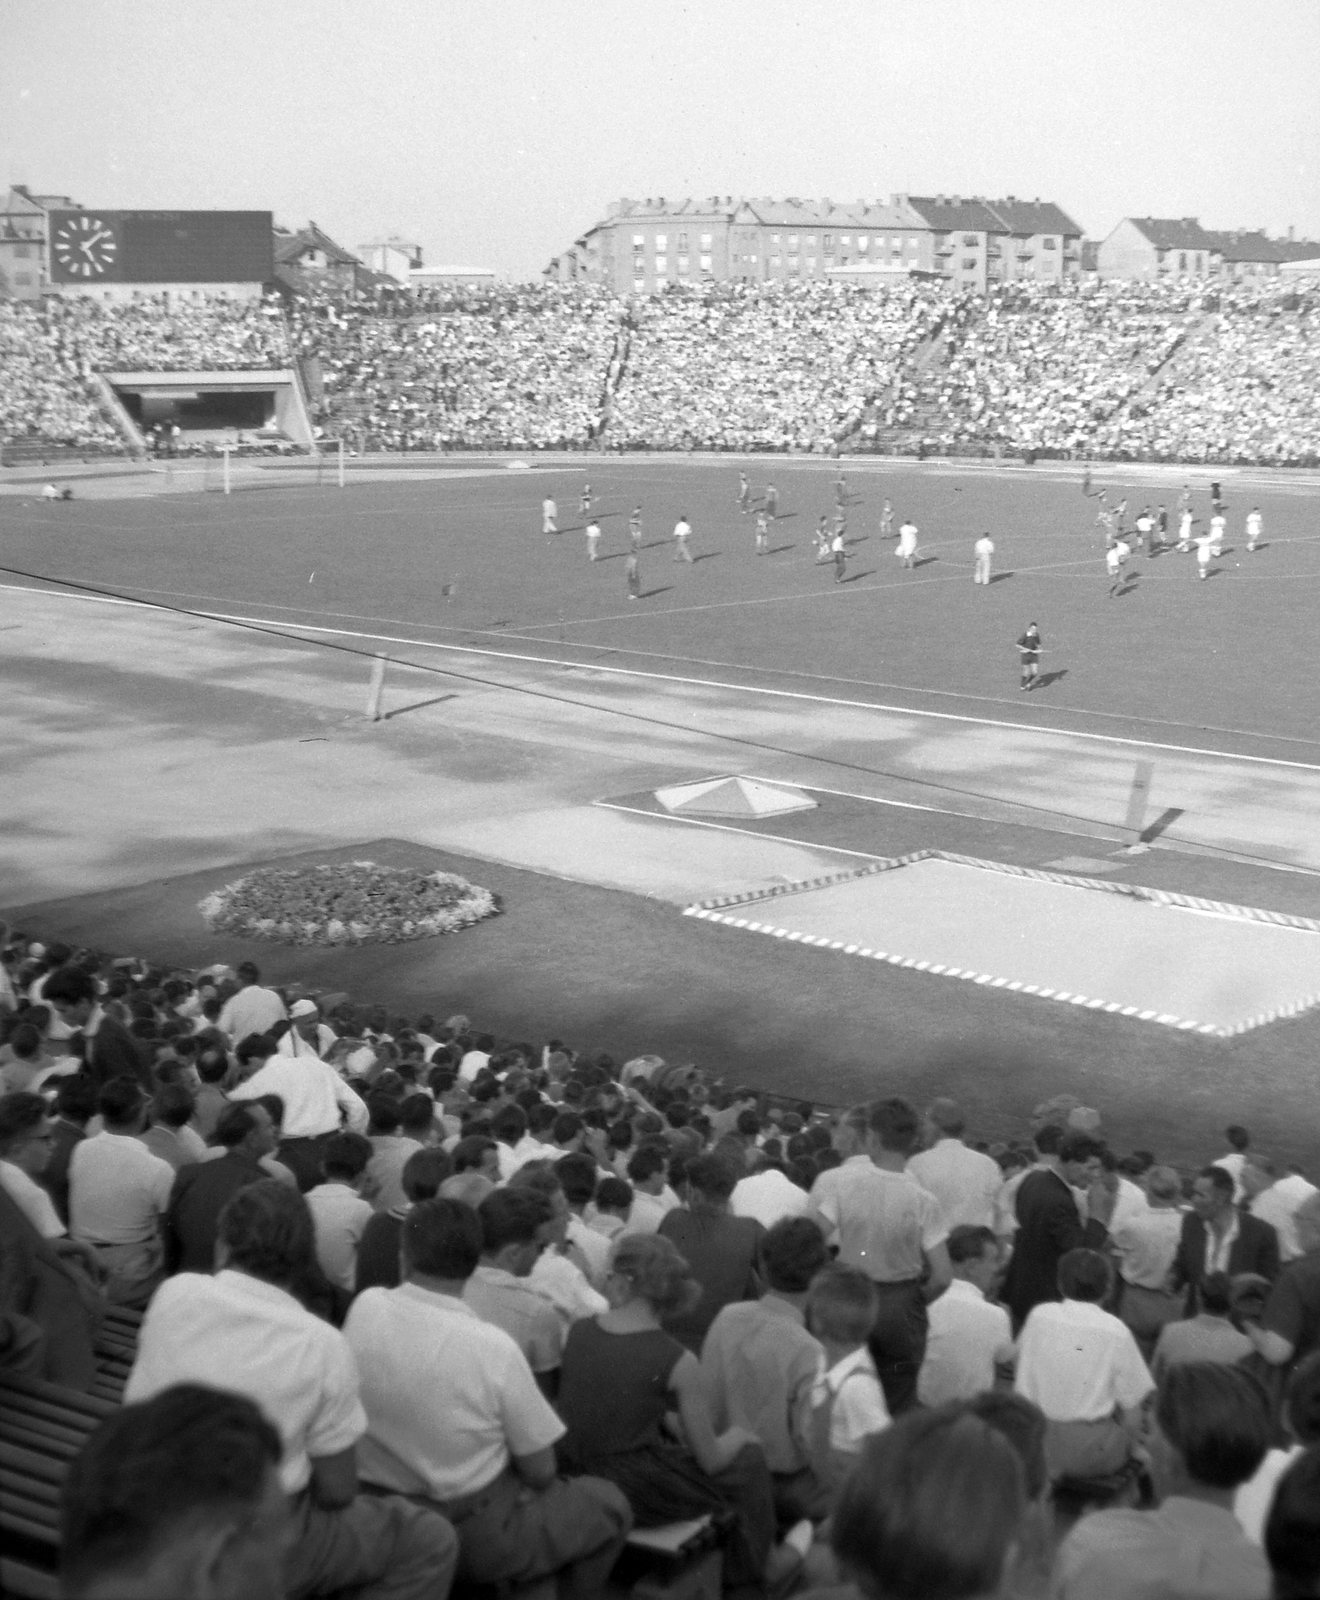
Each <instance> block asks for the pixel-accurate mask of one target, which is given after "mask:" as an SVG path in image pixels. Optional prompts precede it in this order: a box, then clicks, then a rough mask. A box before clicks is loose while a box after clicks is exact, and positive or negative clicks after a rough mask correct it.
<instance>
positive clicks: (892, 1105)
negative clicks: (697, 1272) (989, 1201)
mask: <svg viewBox="0 0 1320 1600" xmlns="http://www.w3.org/2000/svg"><path fill="white" fill-rule="evenodd" d="M919 1131H920V1121H919V1119H918V1117H917V1113H916V1112H915V1111H914V1110H913V1108H912V1107H911V1106H910V1105H909V1104H908V1102H907V1101H906V1100H902V1099H897V1098H895V1099H889V1100H879V1101H877V1102H876V1103H875V1105H874V1106H872V1107H871V1111H870V1118H869V1126H868V1131H867V1157H868V1159H867V1162H866V1164H865V1165H863V1164H860V1163H859V1164H858V1165H856V1166H853V1167H841V1168H839V1169H838V1172H839V1181H838V1183H837V1184H836V1185H835V1186H833V1188H832V1190H831V1192H829V1193H827V1194H826V1196H825V1199H824V1202H823V1203H822V1204H821V1205H820V1206H819V1207H818V1208H816V1209H815V1211H814V1215H815V1216H816V1217H817V1218H818V1219H819V1221H820V1226H821V1228H822V1230H823V1231H824V1232H825V1234H826V1237H827V1238H828V1237H829V1236H830V1234H832V1233H837V1234H838V1239H839V1260H840V1261H841V1262H842V1263H843V1264H844V1265H845V1266H850V1267H857V1268H858V1269H859V1270H860V1271H862V1272H864V1273H865V1274H866V1275H867V1277H868V1278H870V1279H871V1281H872V1282H873V1283H874V1284H875V1286H876V1293H877V1295H878V1297H879V1313H878V1315H877V1318H876V1325H875V1331H874V1333H873V1334H872V1336H871V1355H872V1357H873V1358H874V1360H875V1366H876V1371H877V1372H878V1373H879V1374H880V1381H881V1383H882V1384H883V1385H884V1390H885V1399H886V1401H887V1402H888V1405H889V1410H890V1412H891V1413H892V1414H893V1415H894V1416H897V1415H898V1414H899V1413H900V1412H902V1411H904V1410H906V1409H907V1407H908V1406H910V1405H912V1403H913V1402H914V1401H915V1399H916V1394H917V1374H918V1372H919V1371H920V1370H921V1363H922V1359H923V1357H924V1356H925V1353H926V1303H927V1301H928V1300H933V1299H935V1297H936V1296H937V1295H940V1294H943V1292H944V1290H945V1289H946V1288H948V1286H949V1282H950V1280H951V1278H952V1272H951V1270H950V1267H949V1252H948V1250H947V1248H946V1240H947V1239H948V1236H949V1234H948V1229H947V1228H946V1227H945V1226H944V1222H943V1219H942V1218H941V1216H940V1205H939V1201H938V1200H936V1198H935V1197H934V1195H932V1194H930V1193H929V1192H928V1191H927V1190H925V1189H923V1188H922V1187H921V1185H920V1184H919V1183H918V1182H917V1180H916V1179H915V1178H914V1177H913V1176H912V1174H911V1173H910V1172H908V1171H907V1170H906V1169H907V1163H908V1160H909V1158H910V1157H911V1155H912V1154H913V1151H914V1149H915V1147H916V1143H917V1138H918V1134H919Z"/></svg>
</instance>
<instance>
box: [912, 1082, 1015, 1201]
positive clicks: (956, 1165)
mask: <svg viewBox="0 0 1320 1600" xmlns="http://www.w3.org/2000/svg"><path fill="white" fill-rule="evenodd" d="M926 1124H927V1127H928V1128H929V1130H930V1133H931V1138H930V1142H929V1143H928V1145H927V1148H926V1149H924V1150H919V1151H918V1152H917V1153H916V1155H914V1156H911V1157H910V1158H909V1160H908V1164H907V1169H908V1171H909V1172H910V1173H911V1174H912V1176H913V1177H914V1178H915V1179H916V1180H917V1182H918V1183H919V1184H920V1185H921V1187H922V1188H923V1189H925V1190H926V1192H927V1193H928V1194H933V1195H934V1196H935V1198H936V1199H937V1200H938V1201H939V1203H940V1213H941V1216H942V1217H943V1221H944V1226H945V1227H946V1228H949V1229H953V1228H956V1227H958V1226H959V1225H960V1224H962V1223H970V1224H973V1225H975V1226H977V1227H982V1228H993V1227H994V1225H995V1216H996V1213H995V1201H996V1198H997V1196H998V1194H999V1188H1000V1185H1001V1184H1002V1183H1003V1181H1004V1175H1003V1173H1002V1172H1001V1171H1000V1170H999V1163H998V1162H997V1161H994V1160H992V1159H991V1157H989V1156H987V1155H983V1154H982V1153H981V1152H980V1151H979V1150H971V1149H969V1148H968V1147H967V1145H965V1144H964V1143H963V1139H962V1135H963V1131H964V1129H965V1127H966V1121H965V1119H964V1117H963V1114H962V1110H961V1108H960V1107H959V1105H958V1103H957V1101H955V1100H945V1099H940V1100H936V1101H934V1102H932V1104H931V1107H930V1110H929V1111H927V1113H926Z"/></svg>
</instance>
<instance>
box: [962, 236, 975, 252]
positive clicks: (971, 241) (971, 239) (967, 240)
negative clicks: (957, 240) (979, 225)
mask: <svg viewBox="0 0 1320 1600" xmlns="http://www.w3.org/2000/svg"><path fill="white" fill-rule="evenodd" d="M963 248H964V249H965V250H975V249H976V235H975V234H974V233H965V234H963Z"/></svg>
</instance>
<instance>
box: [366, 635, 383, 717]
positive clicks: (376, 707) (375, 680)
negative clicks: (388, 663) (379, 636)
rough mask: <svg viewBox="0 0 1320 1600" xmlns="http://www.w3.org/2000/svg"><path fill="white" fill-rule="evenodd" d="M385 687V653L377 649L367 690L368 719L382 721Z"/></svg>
mask: <svg viewBox="0 0 1320 1600" xmlns="http://www.w3.org/2000/svg"><path fill="white" fill-rule="evenodd" d="M384 688H385V655H384V652H383V651H381V650H377V652H376V659H375V660H374V661H373V662H372V664H371V687H370V688H369V689H368V690H367V720H368V721H369V722H379V721H380V700H381V694H382V692H383V691H384Z"/></svg>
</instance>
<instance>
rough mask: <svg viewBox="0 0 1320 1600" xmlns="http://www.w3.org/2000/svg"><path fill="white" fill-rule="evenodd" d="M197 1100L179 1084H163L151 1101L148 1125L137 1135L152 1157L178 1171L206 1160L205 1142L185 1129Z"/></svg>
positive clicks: (187, 1127) (192, 1130)
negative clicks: (158, 1158) (167, 1163)
mask: <svg viewBox="0 0 1320 1600" xmlns="http://www.w3.org/2000/svg"><path fill="white" fill-rule="evenodd" d="M196 1108H197V1101H196V1100H195V1099H194V1097H193V1092H192V1090H191V1089H190V1088H188V1086H187V1085H186V1084H183V1083H163V1084H161V1086H160V1088H159V1089H157V1090H156V1092H155V1094H154V1095H153V1096H152V1098H151V1125H150V1127H148V1128H146V1129H144V1131H143V1132H142V1133H141V1135H140V1136H139V1137H140V1138H141V1140H142V1143H143V1144H144V1145H146V1147H147V1149H148V1150H150V1151H151V1153H152V1155H153V1156H159V1157H160V1159H161V1160H162V1161H167V1162H169V1164H170V1166H171V1167H173V1168H174V1170H175V1172H178V1170H179V1169H180V1167H186V1166H188V1165H189V1164H190V1163H192V1162H194V1161H204V1160H205V1159H206V1143H205V1141H204V1140H203V1139H202V1137H201V1135H200V1134H199V1133H198V1132H197V1130H196V1129H195V1128H192V1127H190V1126H189V1123H191V1121H192V1118H193V1112H194V1111H195V1110H196Z"/></svg>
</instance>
